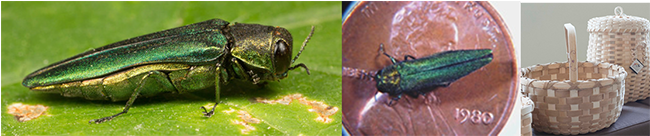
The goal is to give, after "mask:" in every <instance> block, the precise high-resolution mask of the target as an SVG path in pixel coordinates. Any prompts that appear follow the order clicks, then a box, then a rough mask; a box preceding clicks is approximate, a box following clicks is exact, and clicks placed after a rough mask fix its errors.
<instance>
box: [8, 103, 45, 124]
mask: <svg viewBox="0 0 650 136" xmlns="http://www.w3.org/2000/svg"><path fill="white" fill-rule="evenodd" d="M47 108H48V107H46V106H43V105H27V104H22V103H14V104H11V105H9V107H7V109H8V111H7V113H9V114H11V115H14V117H16V120H18V121H20V122H25V121H29V120H32V119H36V118H38V117H39V116H41V115H43V113H45V111H47Z"/></svg>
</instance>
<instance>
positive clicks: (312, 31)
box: [291, 26, 314, 69]
mask: <svg viewBox="0 0 650 136" xmlns="http://www.w3.org/2000/svg"><path fill="white" fill-rule="evenodd" d="M313 34H314V26H311V33H309V36H307V39H305V42H302V47H300V51H299V52H298V54H296V57H294V58H293V60H291V64H293V62H296V60H297V59H298V56H300V53H302V50H305V46H307V42H309V39H311V35H313ZM299 65H300V64H298V65H296V66H299ZM302 65H303V67H304V65H305V64H302ZM296 66H293V67H294V68H295V67H296ZM304 68H305V69H307V67H304Z"/></svg>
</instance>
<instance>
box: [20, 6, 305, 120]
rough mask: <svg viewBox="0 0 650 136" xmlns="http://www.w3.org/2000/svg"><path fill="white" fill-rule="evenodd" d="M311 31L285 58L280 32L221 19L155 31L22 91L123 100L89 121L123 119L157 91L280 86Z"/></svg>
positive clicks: (83, 57)
mask: <svg viewBox="0 0 650 136" xmlns="http://www.w3.org/2000/svg"><path fill="white" fill-rule="evenodd" d="M313 33H314V27H313V26H312V28H311V33H310V34H309V36H308V37H307V38H306V39H305V42H304V43H303V45H302V47H301V49H300V51H299V52H298V54H297V55H296V56H295V57H294V58H293V60H292V59H291V55H292V47H293V39H292V37H291V34H290V33H289V31H287V30H286V29H284V28H281V27H273V26H263V25H259V24H242V23H232V24H231V23H229V22H226V21H223V20H220V19H212V20H207V21H204V22H199V23H195V24H190V25H187V26H182V27H178V28H173V29H169V30H164V31H160V32H155V33H152V34H147V35H143V36H139V37H135V38H131V39H127V40H124V41H120V42H117V43H113V44H109V45H106V46H104V47H100V48H97V49H93V50H90V51H87V52H84V53H81V54H79V55H76V56H74V57H71V58H68V59H66V60H63V61H60V62H57V63H54V64H51V65H49V66H47V67H45V68H42V69H39V70H37V71H35V72H34V73H31V74H29V75H28V76H27V77H25V79H24V80H23V86H25V87H28V88H29V89H31V90H34V91H39V92H49V93H60V94H62V95H63V96H65V97H83V98H86V99H89V100H112V101H123V100H128V101H127V103H126V106H125V107H124V110H123V111H122V112H120V113H117V114H115V115H113V116H108V117H104V118H100V119H94V120H91V121H90V123H92V122H95V123H102V122H105V121H108V120H111V119H113V118H115V117H117V116H119V115H121V114H124V113H127V112H128V111H129V108H130V107H131V104H133V102H134V101H135V99H136V98H138V97H140V96H145V97H146V96H153V95H156V94H159V93H163V92H172V93H185V92H190V91H195V90H201V89H206V88H210V87H214V88H215V91H216V101H217V103H216V104H215V105H214V107H213V108H212V110H211V111H210V112H208V111H207V110H206V108H205V107H201V108H203V109H204V112H203V113H204V116H206V117H210V116H212V114H214V109H215V107H216V106H217V104H218V103H219V91H220V86H222V85H226V84H227V83H228V82H229V81H230V80H233V79H239V80H248V81H250V82H252V83H253V84H258V83H263V82H267V81H279V80H280V79H283V78H285V77H287V72H288V71H289V70H293V69H296V68H298V67H303V68H304V69H305V70H306V72H307V74H309V69H307V66H305V65H304V64H302V63H300V64H297V65H294V66H291V64H293V63H294V62H295V61H296V59H298V56H300V53H301V52H302V51H303V50H304V47H305V46H306V44H307V42H308V41H309V39H310V38H311V35H312V34H313Z"/></svg>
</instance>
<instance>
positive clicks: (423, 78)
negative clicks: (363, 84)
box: [374, 44, 492, 105]
mask: <svg viewBox="0 0 650 136" xmlns="http://www.w3.org/2000/svg"><path fill="white" fill-rule="evenodd" d="M379 49H380V52H381V53H383V54H384V55H386V56H387V57H388V58H389V59H390V61H391V62H392V63H393V64H392V65H389V66H386V67H384V68H383V69H381V70H379V71H377V74H376V75H375V77H374V80H375V81H376V85H377V90H379V92H382V93H388V94H389V95H390V96H391V97H393V99H392V100H391V101H390V102H389V103H388V105H391V103H392V102H393V101H397V100H399V99H400V98H401V96H402V94H407V95H409V96H411V97H416V98H417V96H418V95H420V94H422V95H424V94H425V93H428V92H430V91H432V90H434V89H435V88H437V87H447V86H449V84H451V83H452V82H454V81H456V80H458V79H460V78H462V77H464V76H466V75H469V74H470V73H472V72H474V71H476V70H477V69H479V68H481V67H483V66H485V65H487V64H488V63H490V62H491V61H492V50H491V49H478V50H454V51H445V52H441V53H436V54H433V55H431V56H428V57H424V58H419V59H416V58H415V57H413V56H411V55H405V56H404V61H401V62H397V60H396V59H395V58H393V57H392V56H390V55H388V53H386V51H384V44H381V45H380V47H379ZM409 58H410V60H409Z"/></svg>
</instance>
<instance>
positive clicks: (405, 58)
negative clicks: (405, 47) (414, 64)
mask: <svg viewBox="0 0 650 136" xmlns="http://www.w3.org/2000/svg"><path fill="white" fill-rule="evenodd" d="M409 58H411V59H412V60H414V59H415V57H413V56H411V55H405V56H404V61H406V60H409Z"/></svg>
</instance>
